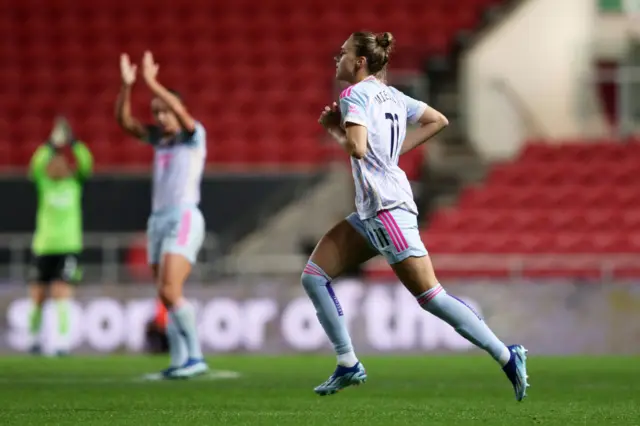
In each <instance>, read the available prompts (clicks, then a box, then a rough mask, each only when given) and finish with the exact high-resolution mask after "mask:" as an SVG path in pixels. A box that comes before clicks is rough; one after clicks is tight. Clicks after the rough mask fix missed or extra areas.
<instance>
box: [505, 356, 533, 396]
mask: <svg viewBox="0 0 640 426" xmlns="http://www.w3.org/2000/svg"><path fill="white" fill-rule="evenodd" d="M508 348H509V352H510V353H511V359H510V360H509V362H508V363H507V364H506V365H505V366H504V367H502V371H504V372H505V374H506V375H507V377H508V378H509V380H511V383H512V384H513V390H514V391H515V393H516V400H517V401H522V400H523V399H524V397H525V396H527V388H528V387H529V383H527V379H528V378H529V376H528V375H527V352H528V351H527V350H526V349H525V348H524V346H522V345H511V346H508Z"/></svg>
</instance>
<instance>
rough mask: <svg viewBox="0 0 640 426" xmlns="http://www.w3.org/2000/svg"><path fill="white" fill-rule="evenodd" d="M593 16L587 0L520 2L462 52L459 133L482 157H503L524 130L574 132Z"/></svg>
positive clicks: (554, 134) (556, 134)
mask: <svg viewBox="0 0 640 426" xmlns="http://www.w3.org/2000/svg"><path fill="white" fill-rule="evenodd" d="M595 16H596V7H595V2H593V1H585V0H562V1H558V0H528V1H524V2H523V3H522V4H521V5H520V6H519V7H518V8H516V9H515V10H514V11H513V12H512V13H511V14H510V15H509V16H508V17H507V18H506V19H505V20H504V21H503V22H501V23H500V24H498V25H496V26H495V27H494V28H492V29H490V30H489V31H488V32H487V33H486V34H484V35H482V36H481V38H480V40H479V41H478V42H477V43H476V44H475V45H474V46H473V47H472V48H471V49H470V51H469V52H467V53H466V54H465V56H464V58H463V65H462V72H461V79H462V81H461V87H462V88H463V93H464V107H463V108H464V110H465V116H466V119H467V123H466V124H467V129H466V130H467V137H468V138H469V140H470V141H472V143H473V144H474V145H475V146H476V148H477V150H478V152H479V153H481V154H482V155H483V156H484V157H485V158H487V159H489V160H502V159H508V158H511V157H512V156H513V155H514V154H516V153H517V152H518V150H519V148H520V146H521V145H522V144H523V143H524V140H525V139H526V138H529V137H544V138H564V137H574V136H577V135H579V134H580V131H581V128H580V107H581V106H580V103H582V102H584V95H585V94H584V89H585V87H584V86H585V83H584V81H585V80H584V78H585V76H586V75H587V73H588V71H589V68H590V66H591V61H590V57H591V43H592V38H593V33H594V26H595V24H594V23H595ZM603 123H604V121H603Z"/></svg>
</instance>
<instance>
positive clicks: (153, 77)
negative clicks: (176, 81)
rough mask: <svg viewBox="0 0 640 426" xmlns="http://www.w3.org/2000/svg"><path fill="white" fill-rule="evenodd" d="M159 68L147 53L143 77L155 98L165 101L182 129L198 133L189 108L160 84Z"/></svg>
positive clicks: (143, 62) (143, 60)
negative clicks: (158, 77)
mask: <svg viewBox="0 0 640 426" xmlns="http://www.w3.org/2000/svg"><path fill="white" fill-rule="evenodd" d="M159 68H160V67H159V65H158V64H156V63H155V61H154V60H153V55H152V54H151V52H149V51H147V52H145V54H144V57H143V58H142V75H143V76H144V80H145V82H146V83H147V86H149V89H151V91H152V92H153V94H154V95H155V96H157V97H158V98H160V99H161V100H162V101H164V103H166V104H167V106H168V107H169V109H171V111H173V113H174V114H175V115H176V118H177V119H178V121H179V122H180V125H181V126H182V128H183V129H184V130H186V131H187V132H189V133H194V132H195V131H196V121H195V120H194V118H193V117H192V116H191V114H189V111H187V108H186V107H185V106H184V104H183V103H182V101H181V100H180V98H179V97H178V96H176V95H174V94H173V93H171V91H169V90H168V89H167V88H166V87H164V86H163V85H162V84H160V83H159V82H158V80H157V76H158V69H159Z"/></svg>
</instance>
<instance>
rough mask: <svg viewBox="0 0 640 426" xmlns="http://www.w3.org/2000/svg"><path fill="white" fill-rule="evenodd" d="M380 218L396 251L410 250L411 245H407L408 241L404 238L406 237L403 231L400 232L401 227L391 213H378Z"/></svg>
mask: <svg viewBox="0 0 640 426" xmlns="http://www.w3.org/2000/svg"><path fill="white" fill-rule="evenodd" d="M378 218H379V219H380V220H381V221H382V224H383V225H384V229H385V230H386V231H387V234H389V236H390V237H391V240H392V241H393V245H394V246H395V248H396V251H398V252H401V251H405V250H406V249H408V248H409V245H408V244H407V240H406V239H405V238H404V235H402V231H401V230H400V227H399V226H398V224H397V223H396V220H395V219H394V218H393V216H392V215H391V213H389V212H388V211H387V210H383V211H381V212H378Z"/></svg>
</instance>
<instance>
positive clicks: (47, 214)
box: [29, 118, 93, 355]
mask: <svg viewBox="0 0 640 426" xmlns="http://www.w3.org/2000/svg"><path fill="white" fill-rule="evenodd" d="M66 145H70V146H71V151H72V152H73V156H74V158H75V161H76V167H75V169H74V168H72V167H71V165H70V164H69V163H68V162H67V160H66V159H65V156H64V154H63V153H62V152H61V150H62V149H63V148H64V147H65V146H66ZM92 168H93V157H92V155H91V152H90V151H89V149H88V148H87V146H86V145H85V144H83V143H82V142H80V141H78V140H76V139H75V138H74V136H73V134H72V132H71V127H69V124H68V123H67V121H66V120H65V119H64V118H58V119H57V120H56V123H55V125H54V128H53V131H52V132H51V137H50V138H49V141H48V142H47V143H45V144H43V145H41V146H40V147H39V148H38V149H37V150H36V152H35V153H34V154H33V157H32V158H31V164H30V167H29V177H30V179H31V180H32V181H33V182H34V183H35V185H36V189H37V193H38V213H37V215H36V230H35V233H34V235H33V245H32V251H33V255H34V260H33V268H32V272H31V284H30V286H29V287H30V288H29V290H30V291H29V293H30V295H31V300H32V302H33V307H32V310H31V312H30V314H29V326H30V327H29V329H30V332H31V348H30V350H31V352H32V353H35V354H37V353H40V352H41V344H40V329H41V327H42V307H43V305H44V302H45V300H46V298H47V293H50V295H51V297H52V298H53V299H54V300H55V304H56V311H57V316H58V333H57V336H56V339H55V342H54V352H55V353H56V354H58V355H64V354H66V353H67V352H68V351H69V344H70V342H69V326H70V324H69V299H70V298H71V297H72V296H73V287H72V284H76V283H78V281H79V280H80V277H81V275H82V273H81V270H80V266H79V264H78V258H79V256H80V253H81V252H82V187H83V186H84V183H85V181H86V180H87V179H88V178H89V176H90V175H91V170H92Z"/></svg>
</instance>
